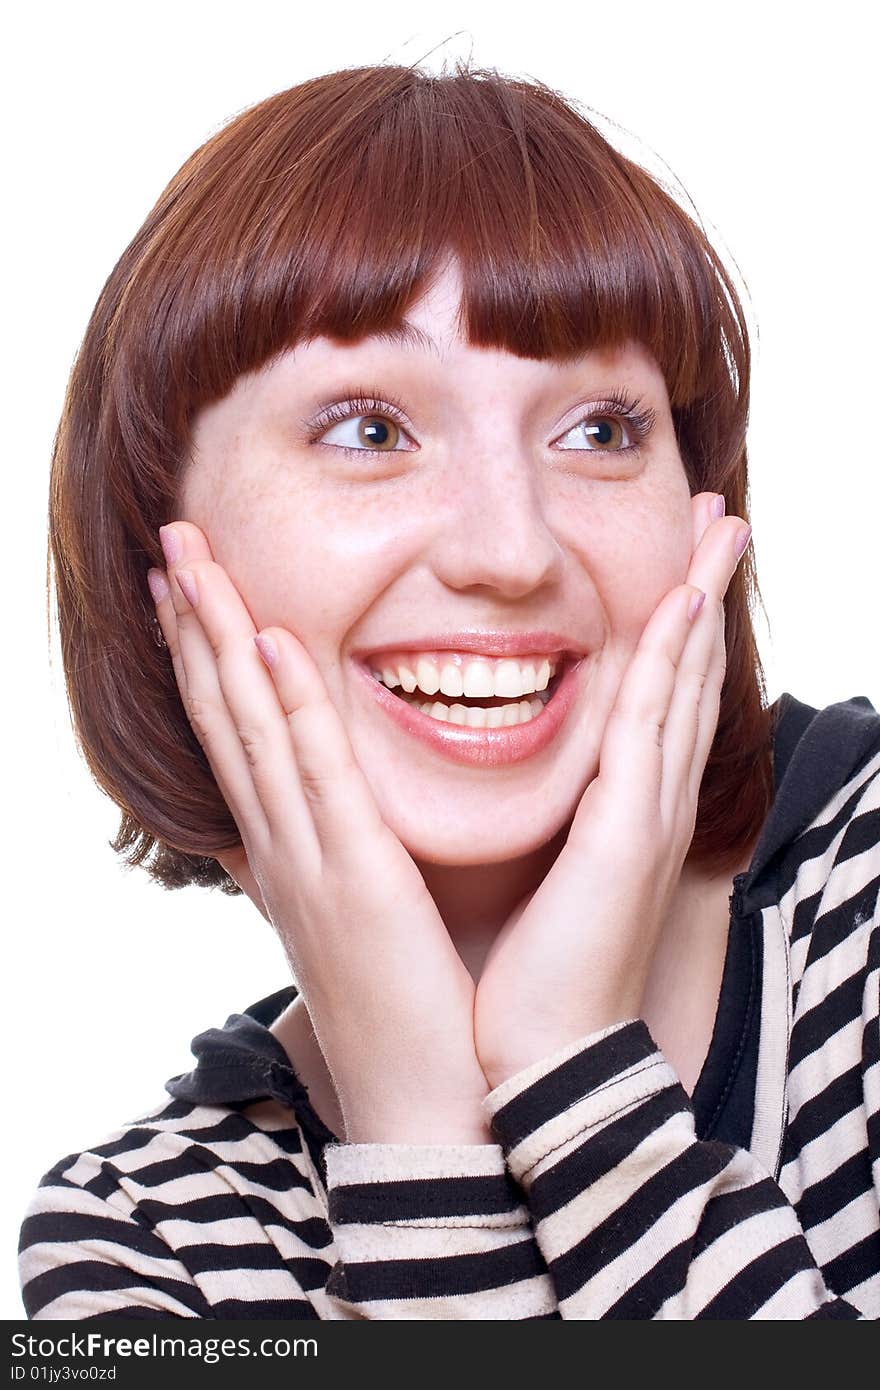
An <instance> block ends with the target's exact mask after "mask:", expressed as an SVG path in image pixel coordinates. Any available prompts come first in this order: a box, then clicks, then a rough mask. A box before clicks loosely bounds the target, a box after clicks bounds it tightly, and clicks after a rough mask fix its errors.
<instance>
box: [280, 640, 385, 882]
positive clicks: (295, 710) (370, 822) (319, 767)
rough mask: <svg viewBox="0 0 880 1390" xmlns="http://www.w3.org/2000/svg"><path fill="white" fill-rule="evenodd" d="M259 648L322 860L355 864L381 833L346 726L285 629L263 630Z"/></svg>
mask: <svg viewBox="0 0 880 1390" xmlns="http://www.w3.org/2000/svg"><path fill="white" fill-rule="evenodd" d="M256 645H257V648H258V650H259V652H260V655H261V656H262V658H263V660H264V661H265V663H266V666H267V668H268V670H269V671H270V672H271V675H272V679H273V681H274V686H275V691H276V692H277V700H278V701H279V702H280V706H281V708H282V709H283V711H284V715H285V718H286V722H287V728H288V731H289V738H290V741H291V745H292V747H293V750H294V756H295V759H296V766H297V770H298V772H299V779H300V784H301V786H302V789H303V793H304V795H305V797H306V799H307V801H308V804H309V809H310V811H311V813H312V816H313V818H314V825H315V830H316V832H317V836H318V841H319V843H320V846H321V849H322V852H323V853H324V855H325V856H326V855H330V856H333V857H334V858H335V859H336V860H337V861H338V862H339V863H340V865H341V864H342V862H343V861H344V862H345V863H348V864H354V863H355V862H357V860H358V855H359V850H360V847H361V846H363V845H366V846H369V845H371V844H373V845H375V834H376V833H377V832H380V831H382V830H384V829H385V823H384V821H383V820H382V817H381V815H380V813H379V809H378V807H377V805H376V801H375V798H374V796H373V793H372V790H371V788H370V785H369V783H368V782H367V779H366V777H365V776H364V773H363V771H362V769H361V767H360V765H359V764H358V762H357V760H356V759H355V756H354V753H353V751H352V747H351V742H350V740H349V737H348V734H347V732H346V729H345V726H344V724H343V722H342V720H341V719H340V717H339V714H338V712H337V710H336V708H335V707H334V705H333V703H332V701H331V700H330V697H329V695H328V693H327V687H326V685H325V684H324V681H323V680H322V678H321V675H320V673H319V671H318V669H317V667H316V666H315V663H314V661H313V660H312V659H311V657H310V656H309V654H308V652H307V651H306V650H305V648H304V647H303V645H302V643H301V642H299V641H298V640H297V638H296V637H294V636H293V634H292V633H290V632H288V631H287V630H286V629H284V628H278V627H270V628H265V629H264V630H263V631H262V632H261V633H260V634H259V636H258V638H257V643H256Z"/></svg>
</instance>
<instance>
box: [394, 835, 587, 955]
mask: <svg viewBox="0 0 880 1390" xmlns="http://www.w3.org/2000/svg"><path fill="white" fill-rule="evenodd" d="M569 828H570V823H567V824H566V825H564V826H563V827H562V829H561V830H560V831H559V832H558V833H557V834H556V835H554V836H553V838H552V839H551V840H548V841H547V843H546V844H544V845H541V846H539V848H538V849H536V850H533V851H532V853H531V854H527V855H524V856H523V857H522V858H521V859H513V860H506V861H505V862H504V863H501V864H474V865H471V866H465V867H462V866H461V865H453V866H450V865H446V864H428V863H424V862H423V861H419V864H418V867H419V870H420V872H421V874H422V877H423V878H424V880H425V884H426V886H427V889H428V892H429V893H430V894H431V897H432V898H433V899H434V902H435V904H436V906H437V910H438V912H439V913H440V916H441V917H442V918H443V921H444V923H445V924H446V930H447V931H448V932H449V935H450V937H451V938H452V941H453V944H454V945H455V949H456V950H457V951H458V954H459V956H460V957H461V959H462V961H463V962H464V964H465V965H466V966H467V969H468V970H469V972H470V974H471V976H472V978H473V979H474V980H475V981H476V980H478V979H479V978H480V973H481V971H482V968H483V963H484V961H485V959H486V956H487V954H488V952H489V948H490V947H491V945H492V942H493V941H494V939H495V937H496V936H497V935H498V932H499V931H500V930H501V927H502V926H503V925H504V923H505V922H506V921H507V918H508V917H509V916H510V914H511V913H512V912H513V910H514V908H515V907H516V905H517V903H519V902H521V901H522V899H523V898H525V897H527V896H529V895H530V894H532V893H534V892H536V890H537V889H538V888H539V887H540V886H541V884H542V883H543V881H544V879H545V878H546V876H547V874H548V873H549V871H550V869H551V867H552V866H553V864H554V863H555V862H556V858H557V856H558V855H559V852H560V850H561V849H562V847H563V845H564V844H565V842H566V839H567V838H568V832H569Z"/></svg>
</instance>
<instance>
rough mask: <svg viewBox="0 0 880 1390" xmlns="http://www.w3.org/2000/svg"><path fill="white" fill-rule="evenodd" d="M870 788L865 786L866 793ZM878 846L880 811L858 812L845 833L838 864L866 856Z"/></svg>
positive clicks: (879, 842)
mask: <svg viewBox="0 0 880 1390" xmlns="http://www.w3.org/2000/svg"><path fill="white" fill-rule="evenodd" d="M872 780H873V779H872ZM868 786H870V783H868V784H866V786H865V791H866V792H867V789H868ZM878 844H880V811H873V810H869V811H861V812H858V813H857V814H855V815H854V816H853V818H852V820H851V821H850V823H849V825H848V826H847V827H846V830H845V831H844V832H843V839H842V840H841V842H840V849H839V850H838V851H837V860H836V862H837V863H838V864H845V863H846V861H847V859H853V858H855V856H856V855H857V854H864V853H865V852H866V851H867V850H871V849H874V848H875V847H876V846H877V845H878Z"/></svg>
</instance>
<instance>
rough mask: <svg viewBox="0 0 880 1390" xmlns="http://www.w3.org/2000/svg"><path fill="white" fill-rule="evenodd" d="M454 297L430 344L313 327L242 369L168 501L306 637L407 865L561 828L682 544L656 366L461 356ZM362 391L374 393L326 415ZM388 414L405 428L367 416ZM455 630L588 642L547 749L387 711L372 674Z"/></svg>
mask: <svg viewBox="0 0 880 1390" xmlns="http://www.w3.org/2000/svg"><path fill="white" fill-rule="evenodd" d="M459 298H460V281H459V279H458V274H457V271H456V268H455V265H454V263H451V264H450V265H449V267H448V268H447V270H446V271H445V272H444V273H443V274H441V275H440V276H438V278H437V279H436V280H435V282H434V284H433V285H432V287H431V289H430V290H429V292H428V293H426V294H425V296H424V297H423V299H422V300H420V301H419V303H418V304H417V305H416V306H414V307H413V309H412V310H411V311H410V313H409V314H408V315H407V321H408V323H410V324H412V325H414V326H415V327H417V328H418V329H420V330H422V332H423V333H425V334H428V335H430V337H431V338H433V339H434V341H435V343H436V349H428V348H425V347H424V346H420V345H415V344H412V345H409V344H405V343H402V342H394V341H390V340H388V339H380V338H375V337H374V338H371V339H366V340H363V341H362V342H360V343H358V344H357V345H355V346H349V345H339V344H337V343H335V342H334V341H332V340H330V339H326V338H319V339H315V340H312V341H311V342H310V343H308V344H301V345H300V346H298V347H297V348H296V349H295V350H294V351H290V352H287V353H286V354H284V355H283V356H282V357H280V358H278V359H276V360H275V362H274V363H272V364H271V365H270V366H269V367H267V368H266V369H265V370H263V371H261V372H259V373H255V374H253V375H250V376H248V377H242V378H240V379H239V381H238V382H237V383H236V385H235V387H234V389H233V390H232V391H231V392H230V394H229V395H227V396H226V397H225V398H224V399H223V400H222V401H219V402H217V403H216V404H214V405H212V406H210V407H208V408H206V409H205V410H204V411H202V412H201V414H200V415H199V417H198V419H197V420H196V427H195V435H194V446H195V447H194V450H193V455H192V462H191V465H190V467H189V469H188V471H187V472H186V474H185V477H184V480H183V487H182V495H181V499H180V505H179V507H178V513H177V514H178V515H179V516H180V517H181V518H182V519H184V520H187V521H192V522H194V523H195V524H196V525H198V526H199V527H201V529H202V530H203V531H204V532H205V534H206V536H207V537H208V540H209V542H210V544H211V546H212V549H213V552H214V557H215V559H217V560H218V561H219V563H220V564H221V565H223V566H224V568H225V569H226V570H227V572H228V573H229V574H230V576H231V578H232V579H233V581H234V583H235V584H236V585H237V587H238V589H239V591H240V593H241V594H242V596H243V598H244V600H245V602H246V604H247V606H248V608H249V609H250V612H251V615H252V617H253V619H254V622H255V623H256V625H257V627H258V628H259V627H265V626H268V625H280V626H283V627H286V628H288V629H289V630H290V631H291V632H292V633H294V635H295V636H296V637H298V638H299V640H300V641H301V642H302V643H303V645H304V646H305V647H306V649H307V651H308V652H309V653H310V655H311V657H312V658H313V660H314V661H315V663H316V665H317V667H318V669H319V670H320V672H321V674H322V676H323V679H324V681H325V683H326V686H327V689H328V692H329V694H330V698H331V700H332V701H333V704H334V706H335V708H336V709H337V711H338V713H339V715H340V717H341V719H342V721H343V723H344V725H345V728H346V730H347V732H348V736H349V738H350V740H351V744H352V747H353V750H354V754H355V757H356V759H357V761H358V763H359V764H360V766H361V768H362V769H363V771H364V773H365V775H366V777H367V780H368V781H369V783H370V786H371V788H372V790H373V793H374V795H375V797H376V800H377V803H378V806H379V810H380V812H381V814H382V816H383V818H384V819H385V821H386V822H387V823H388V825H389V826H390V827H391V828H392V830H394V832H395V833H396V834H397V836H398V837H399V839H400V840H401V841H402V842H403V843H404V845H405V846H406V847H407V849H408V850H409V851H410V853H411V854H412V855H413V857H414V858H415V859H416V860H417V861H418V860H422V861H425V862H427V863H433V864H448V865H470V864H478V863H482V864H489V863H497V862H501V861H504V860H508V859H514V858H518V857H520V856H522V855H525V854H528V853H530V852H532V851H534V850H535V849H537V848H538V847H539V846H541V845H543V844H545V843H546V842H547V841H548V840H549V839H550V838H551V837H552V836H554V835H555V834H556V833H557V832H558V831H559V830H560V829H561V828H562V827H563V826H564V825H566V824H567V823H568V822H569V821H570V820H571V817H572V816H573V815H574V812H575V810H576V809H577V805H578V802H579V800H580V797H581V796H582V794H583V792H584V790H585V788H586V787H587V785H588V784H589V782H590V781H591V780H592V779H593V777H594V776H595V775H596V773H597V770H598V755H599V750H600V747H601V743H602V734H603V730H604V728H605V724H606V721H607V719H608V715H609V713H610V711H611V709H612V706H613V703H614V699H615V695H616V693H617V689H618V686H619V683H620V680H621V677H622V675H623V672H624V670H625V668H626V665H627V663H628V661H629V660H630V658H631V656H632V654H633V652H634V650H635V647H636V645H637V643H638V640H639V637H640V635H641V633H642V630H643V628H644V626H645V624H646V622H647V621H648V619H649V617H650V616H651V614H652V613H653V611H654V609H655V608H656V606H657V604H658V603H659V602H660V600H661V599H662V597H663V596H664V594H666V593H667V592H668V590H669V589H671V588H672V587H674V586H675V585H676V584H680V583H683V582H684V580H685V579H686V575H687V569H688V565H689V562H690V557H691V553H692V550H693V537H692V520H691V504H690V494H689V488H688V484H687V480H686V478H685V473H684V468H683V466H682V462H681V458H680V455H679V452H678V448H677V445H676V440H675V435H674V431H673V425H672V418H671V415H670V411H669V401H668V396H667V392H666V387H665V383H664V380H663V377H662V375H661V373H660V371H659V369H658V367H657V365H656V363H655V362H654V360H653V359H652V358H651V357H650V355H649V354H648V353H647V352H646V351H645V350H644V349H643V348H642V347H641V346H640V345H638V344H634V343H633V344H630V345H628V346H627V347H626V348H625V349H623V350H616V351H613V352H612V351H602V352H599V351H595V352H590V353H588V354H586V355H585V356H584V357H583V358H581V359H580V360H578V361H576V362H571V363H568V364H566V365H564V366H563V365H560V364H558V363H551V362H541V361H537V360H535V359H532V358H518V357H515V356H514V355H512V354H510V353H506V352H497V351H494V350H491V351H490V350H487V349H482V348H474V347H468V346H467V345H466V344H465V343H464V342H463V341H462V338H461V337H460V335H459V333H458V325H457V322H456V317H457V311H458V306H459ZM621 392H622V393H623V394H624V395H625V396H626V397H629V398H631V399H634V400H635V401H636V402H637V403H638V409H639V410H640V411H642V412H643V413H646V412H650V411H653V412H654V417H655V418H654V423H653V427H652V428H651V429H650V430H649V431H648V433H647V435H646V436H645V437H644V439H643V441H642V443H641V447H640V449H639V450H638V451H636V452H633V451H632V450H631V448H629V447H628V446H630V445H633V444H637V443H638V442H639V434H638V432H637V431H636V430H635V428H634V427H633V426H632V425H631V424H629V423H627V421H626V419H625V418H624V417H621V416H620V415H619V413H618V414H617V415H616V416H612V415H611V412H610V411H609V410H608V409H607V408H604V409H602V408H600V409H598V410H597V409H596V406H597V403H601V402H603V401H607V400H608V398H609V396H612V395H614V394H616V393H621ZM358 396H364V397H367V398H370V399H371V400H375V402H376V404H375V405H372V404H371V406H370V408H369V410H364V409H362V408H359V407H358V406H357V405H356V404H355V405H352V406H351V407H350V408H349V412H348V418H347V419H341V418H338V419H336V420H335V421H330V422H328V421H327V418H326V416H324V417H323V418H322V416H321V412H322V410H324V409H325V408H326V407H328V406H339V405H342V406H343V407H344V406H345V403H346V402H348V401H351V400H354V399H356V398H357V397H358ZM395 403H397V404H398V405H399V406H400V407H401V408H402V411H403V416H402V417H401V419H400V421H398V420H397V419H396V418H395V415H394V413H393V412H390V411H389V410H388V409H380V408H379V407H380V405H383V406H385V407H391V406H392V405H394V404H395ZM344 413H345V411H344V410H343V411H340V412H339V415H340V416H341V415H342V414H344ZM377 416H378V417H380V418H378V419H377V418H376V417H377ZM344 446H347V447H348V450H349V452H345V447H344ZM463 629H471V630H478V631H481V632H485V631H487V630H489V631H492V632H496V633H502V634H505V635H510V634H514V640H513V651H514V652H518V653H521V655H522V657H523V658H526V657H528V656H529V655H530V654H531V651H532V646H531V645H530V639H529V634H533V635H534V634H535V633H537V632H539V631H543V632H547V631H549V632H552V633H554V634H559V636H560V637H561V638H562V639H563V641H562V642H561V643H560V645H562V646H564V647H566V648H568V649H570V650H571V651H574V652H577V653H580V654H584V653H585V654H586V655H585V657H584V660H583V661H582V662H581V665H580V667H579V668H578V669H577V671H576V672H575V675H574V683H573V685H572V690H573V694H574V699H573V702H572V703H571V705H570V707H569V709H568V712H567V714H566V716H565V718H564V719H563V720H562V723H561V725H560V727H559V728H558V729H557V731H556V732H555V734H554V736H553V738H552V739H551V740H550V741H549V743H546V744H545V745H544V746H543V747H540V748H538V749H537V750H536V751H531V752H528V754H527V755H526V756H518V758H517V760H515V761H506V762H500V763H499V762H493V761H492V760H491V759H489V760H487V759H486V758H485V757H484V756H483V755H482V754H481V753H479V752H478V753H477V754H476V755H475V759H476V760H474V758H472V759H471V760H470V761H467V760H465V761H462V758H465V759H467V757H468V753H467V750H466V751H465V752H464V753H462V752H461V751H458V752H456V749H455V748H453V749H452V750H451V751H450V750H449V749H448V748H439V747H436V746H435V745H434V744H433V743H432V742H431V741H430V739H425V738H423V737H420V736H418V735H417V734H415V733H413V732H412V731H410V730H407V729H406V728H404V727H403V726H402V725H401V724H400V723H399V722H398V720H397V719H396V718H393V717H391V716H390V715H389V713H388V710H387V708H386V706H387V705H388V702H389V700H394V699H395V697H393V696H388V695H387V693H386V695H385V696H381V695H379V694H377V693H376V691H374V688H373V685H374V683H373V681H372V678H371V677H369V672H370V671H371V670H379V669H381V668H383V667H387V666H389V665H391V666H394V665H399V664H400V662H399V661H398V662H395V660H394V657H393V654H394V653H395V651H399V649H400V648H401V647H405V648H407V649H409V651H408V652H407V653H404V654H403V657H404V662H403V664H408V665H409V666H410V668H411V669H413V670H415V668H416V665H417V663H418V652H419V651H423V652H430V651H437V650H438V648H437V639H438V636H441V635H442V636H448V635H449V634H453V633H456V634H460V633H461V632H462V630H463ZM533 640H536V639H534V638H533ZM467 645H468V644H467V643H466V642H462V641H461V639H459V640H458V642H457V643H456V645H455V648H454V651H455V652H461V654H462V655H461V657H460V658H458V657H456V656H455V655H454V652H451V651H445V652H444V651H442V650H441V651H440V652H439V658H438V669H439V668H440V667H441V666H442V665H443V664H446V663H451V664H452V665H455V666H458V667H459V668H462V667H463V666H466V665H467V662H468V651H467ZM475 645H476V643H473V644H472V645H471V658H472V659H473V649H474V647H475ZM482 660H483V664H484V666H487V667H491V668H492V669H493V670H494V669H496V663H495V662H494V661H488V662H487V661H486V659H485V658H483V659H482ZM508 669H509V668H508ZM397 689H398V692H399V693H402V691H401V687H400V686H398V687H397ZM419 698H421V699H423V700H424V701H426V702H427V701H428V700H429V699H430V698H431V697H430V696H429V695H428V694H422V695H421V696H420V697H419ZM434 698H435V699H436V700H438V701H442V700H443V695H442V692H441V693H440V694H439V695H438V696H436V697H434ZM524 698H528V697H524ZM531 698H534V696H532V697H531ZM554 698H556V697H555V696H554ZM447 703H449V704H450V705H451V704H453V703H455V701H454V699H452V698H451V697H450V698H449V699H448V700H447ZM463 703H468V702H467V701H465V702H463ZM470 703H473V701H471V702H470ZM495 703H498V701H495ZM395 708H397V706H396V705H395ZM551 709H552V701H551V705H550V707H549V708H548V710H547V711H546V712H545V713H544V714H542V715H541V716H540V718H546V717H547V715H549V714H550V712H551ZM407 717H408V718H410V720H412V717H413V716H412V713H411V712H407ZM423 717H424V718H429V717H430V716H423ZM420 727H422V728H423V729H424V727H425V726H424V725H421V726H420ZM431 727H432V728H433V727H434V726H433V723H432V726H431ZM442 727H443V728H444V729H450V728H452V729H453V734H452V740H453V741H454V740H455V738H456V734H455V733H454V729H455V726H453V725H449V724H448V723H447V724H443V725H442ZM457 737H458V738H459V740H460V741H461V742H464V741H467V740H469V746H471V747H472V745H473V743H474V742H476V743H477V744H478V746H479V747H480V748H485V746H486V742H487V739H486V736H485V735H484V734H481V733H479V732H478V733H477V736H476V740H474V738H473V735H469V734H468V733H467V731H465V733H464V735H458V736H457ZM520 747H522V740H520Z"/></svg>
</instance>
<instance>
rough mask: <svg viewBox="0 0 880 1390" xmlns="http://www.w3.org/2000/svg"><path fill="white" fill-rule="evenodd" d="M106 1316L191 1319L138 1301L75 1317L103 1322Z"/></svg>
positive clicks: (142, 1318)
mask: <svg viewBox="0 0 880 1390" xmlns="http://www.w3.org/2000/svg"><path fill="white" fill-rule="evenodd" d="M202 1316H203V1317H205V1318H213V1316H214V1314H213V1313H211V1312H207V1313H204V1314H203V1315H202ZM106 1318H137V1319H139V1320H141V1321H146V1319H147V1318H150V1319H151V1320H152V1321H162V1322H165V1321H171V1322H190V1321H191V1319H190V1318H187V1317H184V1315H183V1313H169V1312H165V1310H164V1309H162V1308H144V1307H143V1306H142V1305H141V1304H139V1303H129V1304H127V1305H126V1306H125V1307H124V1308H112V1309H110V1310H109V1312H100V1313H90V1314H89V1316H88V1317H85V1318H77V1322H104V1320H105V1319H106Z"/></svg>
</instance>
